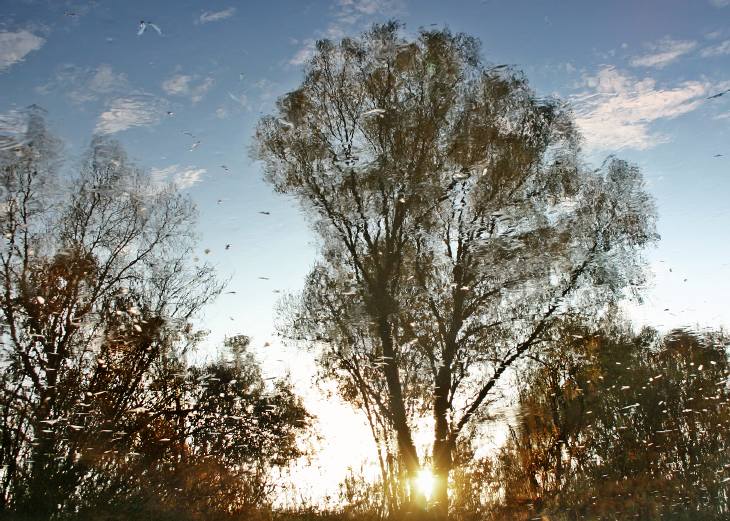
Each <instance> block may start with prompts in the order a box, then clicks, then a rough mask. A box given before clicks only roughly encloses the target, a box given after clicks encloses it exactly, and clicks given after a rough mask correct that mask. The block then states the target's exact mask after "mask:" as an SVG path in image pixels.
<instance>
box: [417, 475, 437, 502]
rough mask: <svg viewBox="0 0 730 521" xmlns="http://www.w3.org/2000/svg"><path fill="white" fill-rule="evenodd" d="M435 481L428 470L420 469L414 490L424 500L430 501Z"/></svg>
mask: <svg viewBox="0 0 730 521" xmlns="http://www.w3.org/2000/svg"><path fill="white" fill-rule="evenodd" d="M435 481H436V480H435V478H434V477H433V473H432V472H431V471H430V470H429V469H421V471H420V472H419V473H418V477H417V478H416V488H417V489H418V491H419V492H420V493H421V494H423V495H424V496H425V497H426V499H431V494H433V486H434V483H435Z"/></svg>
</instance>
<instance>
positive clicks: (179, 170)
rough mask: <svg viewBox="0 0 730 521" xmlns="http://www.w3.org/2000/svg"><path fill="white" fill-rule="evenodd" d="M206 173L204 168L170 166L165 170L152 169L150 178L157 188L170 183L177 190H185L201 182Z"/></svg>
mask: <svg viewBox="0 0 730 521" xmlns="http://www.w3.org/2000/svg"><path fill="white" fill-rule="evenodd" d="M206 173H207V170H206V169H205V168H196V167H193V166H180V165H170V166H168V167H165V168H153V169H152V170H151V171H150V176H151V178H152V182H153V183H154V185H156V186H157V187H163V186H164V185H166V184H168V183H172V184H173V185H174V186H175V187H176V188H177V189H179V190H185V189H187V188H190V187H191V186H193V185H195V184H197V183H199V182H200V181H202V179H203V175H205V174H206Z"/></svg>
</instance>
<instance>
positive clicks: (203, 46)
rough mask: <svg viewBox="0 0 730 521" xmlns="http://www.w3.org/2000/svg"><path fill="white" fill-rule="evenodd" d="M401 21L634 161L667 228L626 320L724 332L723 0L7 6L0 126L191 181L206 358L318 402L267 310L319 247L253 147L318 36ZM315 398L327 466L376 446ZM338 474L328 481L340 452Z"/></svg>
mask: <svg viewBox="0 0 730 521" xmlns="http://www.w3.org/2000/svg"><path fill="white" fill-rule="evenodd" d="M393 18H395V19H398V20H400V21H402V22H403V23H404V24H405V32H406V34H410V35H413V34H415V33H416V32H417V31H418V29H419V28H426V29H431V28H438V27H448V28H449V29H450V30H452V31H454V32H465V33H467V34H470V35H472V36H476V37H478V38H479V39H480V40H481V42H482V46H483V47H482V55H483V57H484V59H485V60H486V61H487V62H490V63H494V64H502V63H507V64H512V65H514V66H515V67H517V68H519V69H521V70H523V71H524V72H525V74H526V76H527V78H528V79H529V80H530V83H531V85H532V86H533V88H534V89H535V90H536V91H537V93H538V94H539V95H542V96H550V95H551V96H558V97H560V98H561V99H563V100H565V101H567V102H569V103H570V104H571V105H572V107H573V111H574V114H575V117H576V121H577V123H578V125H579V127H580V128H581V130H582V132H583V136H584V151H585V154H586V157H587V158H588V160H590V161H592V162H594V163H596V164H600V162H601V161H602V160H603V159H604V158H605V157H606V156H607V155H609V154H616V155H617V156H619V157H622V158H625V159H628V160H630V161H632V162H635V163H636V164H638V165H639V166H640V167H641V169H642V171H643V173H644V176H645V179H646V182H647V187H648V189H649V191H650V192H651V193H652V194H653V196H654V197H655V199H656V202H657V206H658V210H659V222H658V231H659V233H660V235H661V237H662V238H661V241H660V242H659V243H658V245H657V247H656V248H652V249H651V250H649V251H648V252H647V258H648V261H649V266H650V269H651V271H652V274H653V276H652V281H651V286H650V287H648V288H647V290H646V292H645V295H644V301H643V304H639V303H628V304H627V309H628V310H629V313H630V314H631V316H632V317H633V318H634V320H635V321H636V323H637V324H649V325H653V326H655V327H658V328H660V329H668V328H671V327H676V326H701V327H717V326H725V327H728V326H730V306H728V305H727V303H726V300H727V295H728V294H730V241H728V240H727V239H728V230H730V226H728V225H730V203H729V202H728V195H730V93H728V94H727V95H723V96H716V97H712V96H715V95H716V94H720V93H722V92H724V91H725V90H727V89H730V23H729V22H730V0H687V1H678V0H642V1H640V2H637V1H635V0H623V1H622V0H611V1H599V0H595V1H591V2H586V1H585V0H517V1H514V0H512V1H506V0H504V1H502V0H458V1H452V2H443V1H430V0H426V1H417V2H416V1H407V0H320V1H267V2H261V1H246V2H234V1H217V0H216V1H207V2H203V1H193V0H175V1H152V0H147V1H132V0H128V1H125V2H118V1H112V0H95V1H89V2H83V1H78V2H77V1H68V2H64V1H61V0H19V1H10V0H0V134H2V133H8V132H13V131H14V130H17V129H16V128H14V126H15V125H17V124H18V122H19V119H18V114H19V111H22V109H23V108H24V107H27V106H29V105H31V104H37V105H39V106H41V107H43V108H44V109H46V110H47V117H48V122H49V124H50V127H51V129H52V130H53V131H54V132H55V133H56V134H57V135H58V136H59V137H61V138H62V140H63V142H64V144H65V148H66V151H67V153H68V156H69V157H70V158H71V159H69V161H68V162H67V165H68V166H69V167H72V166H73V163H74V158H79V157H80V155H81V154H82V153H83V150H84V148H85V147H86V146H87V145H88V143H89V141H90V140H91V138H92V136H93V135H94V134H105V135H109V136H112V137H114V138H115V139H118V140H119V141H120V142H121V143H122V144H123V145H124V147H125V149H126V151H127V153H128V154H129V156H130V157H131V158H132V159H133V160H134V161H135V162H136V164H137V165H138V166H140V167H141V168H144V169H146V170H148V171H149V172H150V173H151V175H152V176H153V178H154V179H156V180H158V181H160V182H162V181H173V182H174V183H175V184H176V185H177V187H178V189H179V190H182V191H185V192H187V193H188V194H189V195H190V197H191V198H192V199H193V200H194V201H195V203H196V204H197V205H198V208H199V212H200V221H199V227H198V229H199V233H200V251H199V256H200V257H201V258H202V257H206V258H207V259H208V260H209V261H210V262H211V263H213V264H214V265H215V266H216V267H217V269H218V272H219V274H220V275H221V277H222V278H223V279H225V280H228V285H227V288H226V293H224V294H223V295H222V296H221V297H220V298H219V299H218V301H217V302H216V303H214V304H213V305H212V306H211V307H210V308H208V310H207V311H206V313H205V316H204V317H201V325H202V327H205V328H206V329H209V330H210V335H209V337H208V340H207V341H206V344H205V348H204V351H203V355H204V356H205V355H206V354H209V355H211V356H212V354H211V353H213V352H214V349H215V346H216V345H219V344H220V342H221V340H222V339H223V337H224V336H226V335H233V334H239V333H243V334H247V335H250V336H252V337H253V349H254V350H255V352H256V353H257V355H259V357H260V359H261V360H262V363H263V364H264V371H265V372H266V373H267V374H273V375H279V374H285V373H290V374H291V375H292V377H293V378H294V379H295V381H296V382H297V383H298V385H299V386H300V388H301V389H302V390H303V392H305V393H306V392H309V393H310V394H309V395H308V397H307V399H308V400H309V401H310V402H309V403H314V402H312V400H317V398H316V396H317V394H316V393H312V389H313V387H312V386H311V385H310V379H311V376H312V374H313V373H314V363H313V361H312V359H311V355H309V354H307V353H305V352H302V351H300V350H297V349H296V348H295V347H292V346H285V345H282V344H281V342H279V341H278V339H277V338H276V334H275V322H276V308H277V302H278V301H279V299H280V298H281V296H282V295H284V294H286V293H296V292H297V291H298V289H300V288H301V286H302V284H303V281H304V277H305V275H306V274H307V272H308V271H309V269H310V268H311V266H312V264H313V262H314V259H315V257H316V250H317V244H316V241H315V237H314V234H313V233H312V232H311V231H310V229H309V227H308V225H307V222H306V220H305V218H304V216H303V214H302V213H301V212H300V211H299V210H298V208H297V205H296V204H295V202H294V201H293V200H291V199H287V198H286V197H284V196H282V195H279V194H276V193H274V192H273V190H272V189H271V187H270V186H268V185H267V184H266V183H264V182H263V180H262V176H261V166H260V165H258V164H256V163H255V162H253V161H252V160H250V159H249V157H248V149H249V146H250V143H251V136H252V134H253V129H254V127H255V124H256V121H257V120H258V118H260V117H261V116H262V115H263V114H266V113H268V112H270V111H271V110H272V108H273V104H274V102H275V100H276V98H277V97H278V96H281V95H282V94H284V93H286V92H287V91H290V90H292V89H294V88H296V87H297V85H298V83H299V82H300V81H301V79H302V67H303V64H304V63H305V62H306V60H307V59H308V57H309V56H311V54H312V50H313V46H314V43H315V42H316V40H318V39H321V38H332V39H337V38H340V37H342V36H345V35H357V34H358V33H359V32H361V31H362V30H364V29H366V28H367V27H368V26H369V25H370V24H372V23H374V22H382V21H386V20H389V19H393ZM141 20H143V21H144V22H145V30H144V31H143V32H142V34H138V33H139V32H140V28H141V26H140V21H141ZM158 29H159V32H158ZM226 245H230V246H229V247H228V249H226ZM206 250H207V251H208V253H206ZM315 406H316V409H317V413H318V414H319V415H320V416H321V417H322V420H323V421H322V422H321V433H322V435H323V436H324V437H325V439H328V443H327V447H326V452H325V453H324V454H323V456H322V458H321V461H325V460H326V461H339V462H343V461H349V460H348V458H343V457H342V456H344V455H347V454H352V451H353V447H354V446H357V447H360V448H361V452H362V453H365V452H367V450H368V444H369V439H368V436H367V430H366V429H365V427H364V424H362V427H363V428H360V429H353V430H352V432H353V433H356V434H350V435H348V436H342V432H341V431H331V428H330V427H328V425H331V424H333V423H334V424H342V423H343V422H344V423H347V422H350V423H352V424H355V423H357V422H360V423H362V420H361V419H359V418H358V417H356V416H355V415H354V414H353V413H352V412H350V411H348V410H347V409H346V408H345V407H344V406H342V404H339V403H338V402H337V400H335V399H332V400H326V401H325V402H322V401H321V400H320V401H319V402H317V404H315ZM328 428H329V429H330V431H328V430H327V429H328ZM327 451H328V452H327ZM350 460H351V458H350ZM333 469H334V467H330V468H328V469H326V470H327V472H328V475H329V476H330V481H331V484H332V486H333V487H334V486H335V485H336V482H337V480H338V479H340V477H341V476H342V473H343V472H344V471H345V470H346V465H344V464H341V465H340V467H338V468H337V469H334V470H333ZM310 471H311V472H315V473H316V472H322V468H321V465H320V466H318V464H316V462H315V464H312V467H311V468H310Z"/></svg>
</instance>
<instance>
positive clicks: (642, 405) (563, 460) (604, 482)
mask: <svg viewBox="0 0 730 521" xmlns="http://www.w3.org/2000/svg"><path fill="white" fill-rule="evenodd" d="M553 346H554V350H552V352H551V355H550V356H546V357H545V358H544V359H542V360H540V363H539V364H536V365H535V366H534V368H533V370H531V371H530V372H529V374H528V375H527V377H526V378H525V380H524V382H523V384H522V385H521V386H520V387H521V390H520V396H519V402H518V409H517V414H516V421H515V422H514V423H513V424H512V425H511V426H510V435H509V437H508V440H507V443H506V444H505V446H504V447H503V448H502V449H501V451H500V454H499V456H498V458H495V474H496V476H495V477H496V478H497V479H498V482H499V483H500V484H501V486H502V500H501V501H500V503H502V504H501V505H500V508H498V509H497V512H496V514H497V515H496V516H495V517H496V518H497V519H501V518H502V516H504V515H506V514H508V513H510V514H512V515H519V514H522V515H523V516H524V517H525V518H528V517H534V516H535V515H538V514H540V513H545V514H546V515H548V516H549V517H550V518H551V519H553V518H556V519H576V518H577V517H585V518H589V519H636V518H637V517H639V518H641V519H666V518H671V519H724V518H725V517H727V513H728V502H727V485H726V483H727V481H728V479H727V477H726V476H727V475H728V471H727V469H728V465H729V464H730V456H728V452H727V451H728V446H729V445H728V444H729V443H730V436H728V434H727V428H726V426H727V424H728V422H730V412H729V411H728V401H729V400H730V394H729V393H728V387H727V378H728V374H729V373H730V368H729V365H728V356H727V347H728V339H727V337H726V336H725V335H724V334H722V333H719V332H704V333H701V334H695V333H691V332H688V331H681V330H677V331H672V332H670V333H669V334H667V335H666V336H665V337H664V338H662V337H660V336H659V335H658V334H657V333H656V332H655V331H652V330H644V331H642V332H641V333H640V334H638V335H634V334H633V333H631V332H630V331H629V330H628V328H627V327H626V326H625V325H623V326H621V325H618V326H617V325H614V326H612V327H607V328H603V329H601V330H599V331H595V330H593V329H591V328H588V329H587V328H585V327H580V326H579V325H576V324H572V325H571V324H565V325H564V327H563V328H562V331H561V332H560V334H559V335H557V336H556V339H555V341H554V343H553Z"/></svg>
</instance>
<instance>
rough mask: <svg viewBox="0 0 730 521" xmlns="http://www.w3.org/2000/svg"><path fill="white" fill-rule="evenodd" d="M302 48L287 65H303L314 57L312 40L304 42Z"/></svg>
mask: <svg viewBox="0 0 730 521" xmlns="http://www.w3.org/2000/svg"><path fill="white" fill-rule="evenodd" d="M303 43H304V46H303V47H301V48H299V49H298V50H297V52H296V53H294V56H292V57H291V59H290V60H289V65H295V66H298V65H304V64H305V63H307V62H308V61H309V59H310V58H311V57H312V56H314V40H311V39H309V40H304V42H303Z"/></svg>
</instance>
